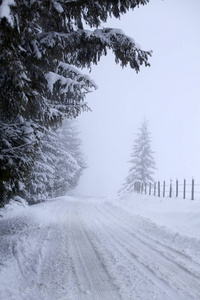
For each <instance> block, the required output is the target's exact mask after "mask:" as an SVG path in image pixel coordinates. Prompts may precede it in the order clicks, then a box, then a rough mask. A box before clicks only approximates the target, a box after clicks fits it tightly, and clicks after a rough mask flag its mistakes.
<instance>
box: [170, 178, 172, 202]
mask: <svg viewBox="0 0 200 300" xmlns="http://www.w3.org/2000/svg"><path fill="white" fill-rule="evenodd" d="M171 197H172V180H170V185H169V198H171Z"/></svg>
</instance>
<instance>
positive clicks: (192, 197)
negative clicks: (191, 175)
mask: <svg viewBox="0 0 200 300" xmlns="http://www.w3.org/2000/svg"><path fill="white" fill-rule="evenodd" d="M191 200H194V179H192V191H191Z"/></svg>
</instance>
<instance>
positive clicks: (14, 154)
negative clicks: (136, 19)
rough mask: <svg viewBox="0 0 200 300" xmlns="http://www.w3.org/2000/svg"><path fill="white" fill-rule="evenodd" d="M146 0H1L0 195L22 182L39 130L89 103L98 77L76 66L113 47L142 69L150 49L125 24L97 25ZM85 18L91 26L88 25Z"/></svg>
mask: <svg viewBox="0 0 200 300" xmlns="http://www.w3.org/2000/svg"><path fill="white" fill-rule="evenodd" d="M148 2H149V0H120V1H115V0H110V1H105V0H97V1H92V0H89V1H88V0H79V1H76V0H74V1H69V0H45V1H43V0H37V1H34V0H33V1H27V0H10V1H7V0H0V69H1V73H0V137H1V141H0V202H1V203H5V202H7V201H8V200H9V198H10V197H11V196H12V195H15V194H16V193H18V192H19V190H20V189H21V188H22V187H23V181H24V178H26V177H27V176H29V173H30V169H31V167H32V165H33V164H34V160H35V155H36V152H37V148H38V144H39V139H40V135H41V134H40V133H41V132H45V130H46V129H48V128H52V127H53V128H58V127H59V126H60V125H61V123H62V120H63V118H64V116H71V117H76V116H78V115H79V114H80V113H81V112H82V111H84V110H87V109H88V107H87V104H86V102H85V96H86V94H87V93H88V92H90V91H91V90H92V89H93V88H96V86H95V84H94V83H93V81H92V80H91V79H90V78H89V77H88V76H85V75H84V74H82V73H81V72H80V71H79V69H78V68H82V67H86V68H90V67H91V65H92V64H97V63H98V61H99V60H100V57H101V56H102V55H106V53H107V50H108V49H112V51H113V53H114V55H115V61H116V63H120V64H121V66H122V67H124V66H127V65H128V64H129V65H130V67H131V68H133V69H135V70H136V72H138V71H139V69H140V66H141V65H142V64H144V65H145V66H148V65H149V63H148V57H149V56H150V55H151V52H145V51H142V50H141V49H139V48H138V46H137V45H136V44H135V42H134V40H133V39H132V38H129V37H128V36H126V35H125V34H124V33H123V32H122V31H120V30H116V29H111V28H101V29H99V26H100V25H101V23H102V22H105V21H106V20H107V19H108V18H109V17H116V18H120V16H121V15H122V14H124V13H126V12H127V11H128V10H130V9H134V8H135V7H137V6H139V5H140V4H142V5H145V4H147V3H148ZM84 24H87V25H89V26H90V27H91V28H92V27H93V30H92V29H91V30H88V29H87V30H85V29H84Z"/></svg>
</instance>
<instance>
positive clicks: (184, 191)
mask: <svg viewBox="0 0 200 300" xmlns="http://www.w3.org/2000/svg"><path fill="white" fill-rule="evenodd" d="M185 194H186V180H185V179H184V181H183V199H185Z"/></svg>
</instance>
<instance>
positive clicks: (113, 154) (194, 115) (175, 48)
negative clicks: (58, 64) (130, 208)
mask: <svg viewBox="0 0 200 300" xmlns="http://www.w3.org/2000/svg"><path fill="white" fill-rule="evenodd" d="M105 27H113V28H120V29H122V30H123V31H124V32H125V34H127V35H129V36H131V37H132V38H134V39H135V41H136V42H137V43H138V44H140V45H141V48H142V49H143V50H153V57H152V58H151V59H150V63H151V67H150V68H145V67H142V68H141V71H140V73H138V74H136V73H135V71H134V70H132V69H130V68H129V67H127V68H125V69H122V68H121V67H120V66H119V65H116V64H115V61H114V60H115V59H114V55H113V54H112V53H109V54H108V55H107V56H106V57H102V59H101V62H100V63H99V64H98V65H97V66H94V67H93V68H92V72H91V73H90V77H92V78H93V79H94V80H95V82H96V84H97V85H98V86H99V89H98V90H97V91H95V92H93V93H91V94H89V95H88V97H87V101H88V103H89V105H90V107H91V108H92V112H88V113H84V114H82V115H81V116H80V117H79V118H78V122H79V126H80V130H81V131H82V140H83V144H84V145H83V150H84V152H85V154H86V155H87V163H88V169H86V170H85V172H84V174H83V176H82V178H81V180H80V184H79V186H78V188H77V192H78V193H80V194H85V195H90V196H92V195H96V196H108V195H110V194H112V193H115V192H116V191H118V190H119V189H120V187H121V184H122V183H123V182H124V179H125V177H126V176H127V175H128V170H129V167H130V164H129V163H128V160H129V158H130V153H131V148H132V144H133V141H134V139H135V134H136V133H137V128H138V127H139V126H140V123H141V122H142V121H143V118H144V117H146V118H147V119H148V120H149V131H150V132H151V136H152V150H154V151H155V152H156V154H155V160H156V163H157V168H158V170H157V171H156V173H155V176H154V177H155V179H156V180H163V179H165V180H169V179H170V178H172V179H176V178H178V179H179V180H182V179H183V178H184V177H186V178H187V179H189V180H190V179H191V178H192V177H194V178H195V180H196V181H198V182H199V183H200V1H199V0H190V1H188V0H164V1H162V0H150V3H149V4H147V5H146V6H140V7H139V8H137V9H135V10H134V11H130V12H129V13H128V14H126V15H124V16H123V17H122V18H121V20H116V19H111V20H110V21H109V22H108V23H107V24H106V25H105Z"/></svg>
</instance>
